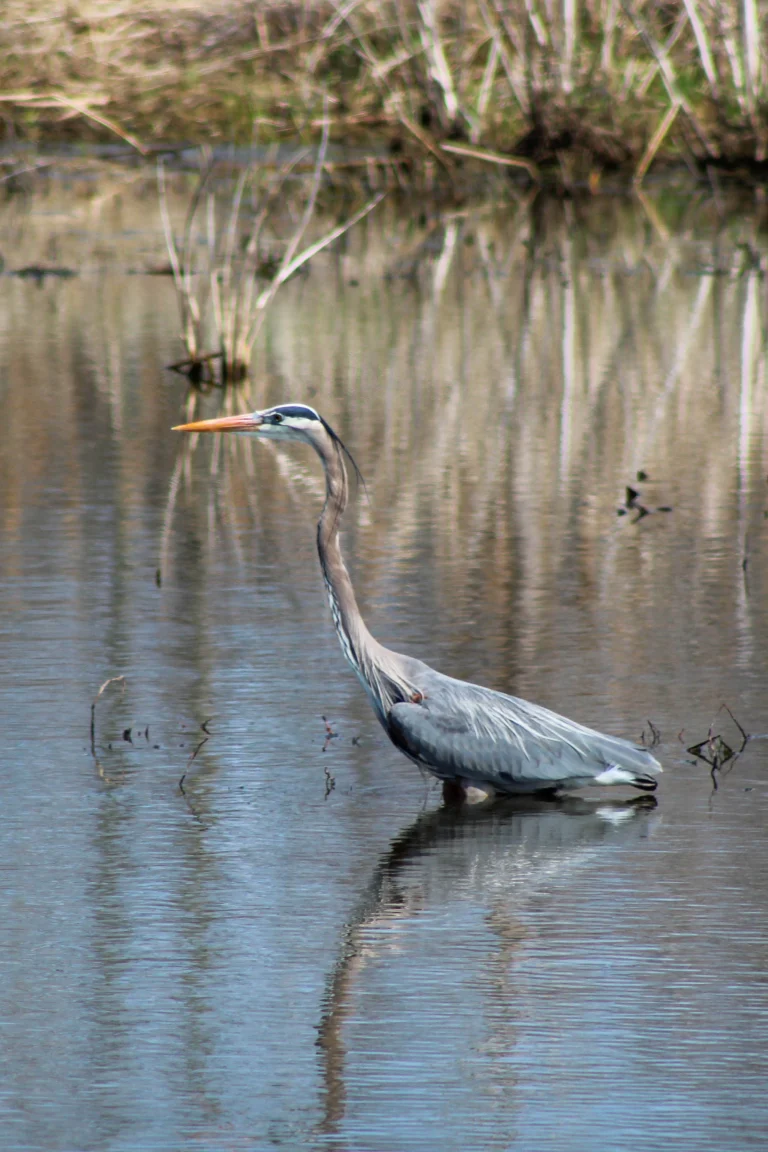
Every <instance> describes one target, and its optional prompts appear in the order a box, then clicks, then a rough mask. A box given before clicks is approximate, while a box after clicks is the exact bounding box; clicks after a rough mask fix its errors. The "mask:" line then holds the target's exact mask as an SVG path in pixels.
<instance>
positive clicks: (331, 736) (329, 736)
mask: <svg viewBox="0 0 768 1152" xmlns="http://www.w3.org/2000/svg"><path fill="white" fill-rule="evenodd" d="M320 719H321V720H322V721H323V723H324V724H325V743H324V744H323V752H325V750H326V748H327V747H328V745H329V744H330V742H331V740H335V739H336V738H337V736H338V735H339V734H338V732H335V731H334V729H333V728H332V726H331V725H330V724H329V723H328V721H327V720H326V718H325V716H321V717H320Z"/></svg>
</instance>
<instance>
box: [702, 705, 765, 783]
mask: <svg viewBox="0 0 768 1152" xmlns="http://www.w3.org/2000/svg"><path fill="white" fill-rule="evenodd" d="M722 711H726V712H727V713H728V715H729V716H730V718H731V720H733V722H734V724H735V725H736V727H737V728H738V730H739V734H740V735H741V747H739V748H737V749H736V750H735V751H734V749H733V748H731V746H730V745H729V744H728V743H727V741H726V740H725V739H724V738H723V736H722V735H721V734H720V733H719V732H715V730H714V726H715V720H717V717H718V716H719V715H720V713H721V712H722ZM750 740H751V736H750V735H749V734H748V733H747V732H746V731H745V730H744V728H742V726H741V724H740V723H739V721H738V720H737V719H736V717H735V716H734V714H733V712H731V710H730V708H729V707H728V705H727V704H721V705H720V707H719V708H718V710H717V713H716V715H715V718H714V720H713V721H712V723H711V724H710V726H709V731H708V733H707V736H706V739H705V740H700V741H699V743H698V744H691V745H690V747H688V748H686V751H687V752H690V754H691V755H692V756H695V757H696V758H697V760H703V761H704V763H705V764H708V765H709V773H710V776H711V777H712V787H713V789H714V790H715V791H717V773H718V772H721V771H722V769H723V768H724V766H725V765H726V764H729V763H730V765H731V768H732V767H733V762H735V761H736V760H737V759H738V758H739V756H741V754H742V752H743V751H744V749H745V748H746V746H747V744H748V743H749V741H750ZM729 771H730V769H729Z"/></svg>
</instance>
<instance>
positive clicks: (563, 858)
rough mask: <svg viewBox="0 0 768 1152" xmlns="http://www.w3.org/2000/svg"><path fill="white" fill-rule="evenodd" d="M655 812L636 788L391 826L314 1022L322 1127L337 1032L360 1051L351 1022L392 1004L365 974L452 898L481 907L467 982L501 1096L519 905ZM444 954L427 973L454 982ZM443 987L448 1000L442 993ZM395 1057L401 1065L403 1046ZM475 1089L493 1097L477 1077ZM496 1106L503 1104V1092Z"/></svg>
mask: <svg viewBox="0 0 768 1152" xmlns="http://www.w3.org/2000/svg"><path fill="white" fill-rule="evenodd" d="M655 809H656V801H655V800H654V799H653V798H652V797H647V796H643V797H636V798H634V799H632V800H629V801H625V802H610V801H593V800H587V799H583V798H577V797H569V798H562V799H560V800H556V801H546V800H537V799H535V798H526V797H516V798H509V799H507V800H505V801H503V802H499V803H496V804H493V805H488V806H480V807H476V808H467V807H465V806H444V807H442V808H439V809H438V810H436V811H432V812H427V813H422V815H420V816H419V817H418V818H417V819H416V820H415V821H414V823H413V824H411V825H410V826H409V827H407V828H406V829H405V830H404V831H403V832H401V833H400V834H399V835H398V836H397V837H396V838H395V839H394V840H393V841H392V843H391V845H390V847H389V849H388V850H387V851H386V852H385V853H384V855H383V856H382V858H381V860H380V861H379V863H378V865H377V867H376V869H375V870H374V872H373V875H372V876H371V879H370V882H369V883H368V885H367V887H366V888H365V890H364V892H363V893H362V895H361V897H360V899H359V901H358V904H357V906H356V908H355V910H354V912H353V914H352V916H351V917H350V919H349V921H348V923H347V925H346V927H345V929H344V932H343V935H342V939H341V942H340V946H339V957H338V960H337V961H336V964H335V966H334V969H333V971H332V972H331V974H330V976H329V979H328V985H327V989H326V993H325V997H324V1002H323V1013H322V1018H321V1021H320V1024H319V1027H318V1048H319V1052H320V1062H321V1071H322V1080H323V1088H324V1114H323V1119H322V1123H321V1126H320V1128H321V1131H322V1133H323V1134H324V1135H325V1136H328V1137H338V1136H339V1134H340V1131H341V1128H342V1125H343V1122H344V1120H345V1117H346V1116H347V1113H348V1110H349V1107H350V1104H351V1101H350V1095H351V1094H350V1089H349V1086H348V1070H347V1044H346V1040H345V1035H346V1034H347V1032H348V1030H349V1029H350V1028H351V1027H353V1026H356V1027H357V1029H358V1037H357V1040H356V1044H355V1049H356V1054H357V1057H358V1058H359V1053H360V1048H361V1041H362V1043H363V1044H364V1043H365V1041H364V1040H363V1038H362V1037H361V1035H360V1030H362V1031H363V1032H365V1031H366V1030H367V1031H369V1032H372V1033H373V1032H375V1031H376V1029H377V1023H376V1019H374V1018H371V1017H370V1016H368V1015H367V1013H368V1012H370V1011H371V1010H372V1009H371V1005H372V1006H373V1010H377V1011H378V1013H379V1014H380V1016H382V1017H385V1016H388V1015H390V1014H392V1013H394V1012H395V1011H396V1005H395V1004H394V1003H392V1002H387V1001H386V1000H385V1001H383V1002H382V1000H381V999H378V1000H377V999H375V998H373V999H369V1000H368V1001H367V1002H366V997H365V989H366V979H367V978H368V979H371V978H372V977H373V975H374V973H375V972H376V969H377V968H380V967H381V966H382V965H387V963H388V960H391V959H392V958H393V957H395V956H396V957H397V959H398V961H399V962H400V961H402V956H403V953H404V952H405V953H407V952H408V951H409V950H411V951H412V952H413V955H414V957H415V958H418V957H420V952H421V948H420V945H421V940H420V934H419V922H420V919H421V922H422V925H423V929H422V930H423V931H424V932H426V933H430V932H431V933H434V932H435V931H436V928H435V925H434V921H432V922H431V923H430V922H428V914H429V913H433V912H435V911H437V910H438V909H446V908H454V909H455V906H457V905H459V904H471V905H473V906H475V907H477V908H479V909H482V915H483V918H484V921H485V925H486V928H487V929H488V930H489V932H490V938H491V940H492V947H491V951H490V953H489V954H488V955H487V956H486V957H485V958H484V960H483V962H482V965H481V972H480V973H479V974H477V973H476V975H475V979H474V984H475V986H477V983H478V981H479V982H480V984H481V992H480V998H481V1012H482V1016H483V1021H484V1032H485V1034H484V1037H483V1042H482V1045H481V1047H482V1051H483V1055H484V1058H485V1059H486V1061H487V1065H488V1067H489V1069H490V1073H491V1079H492V1082H493V1081H495V1087H496V1088H498V1087H499V1086H500V1083H501V1082H503V1083H501V1086H502V1087H503V1088H504V1090H505V1093H508V1092H509V1090H511V1089H513V1088H514V1075H513V1074H511V1073H510V1071H509V1066H507V1068H506V1070H505V1068H504V1066H503V1065H500V1064H497V1063H496V1061H497V1058H498V1057H500V1056H505V1055H508V1054H509V1052H510V1051H511V1050H512V1048H513V1046H514V1044H515V1039H516V1020H517V1017H518V1008H517V999H516V993H515V986H514V980H513V979H512V977H511V970H512V968H513V966H514V964H515V962H516V960H517V959H518V958H519V956H520V955H521V953H522V950H523V948H524V944H525V940H526V937H527V935H528V927H527V925H526V920H525V913H526V910H528V909H529V908H530V907H531V905H532V903H534V902H535V901H536V900H537V899H538V898H540V897H541V896H542V895H543V894H545V893H546V891H547V888H548V886H549V885H553V884H556V883H558V882H559V881H561V880H563V879H565V878H566V877H569V876H570V875H571V874H572V873H573V872H574V871H575V870H576V869H583V868H585V867H586V866H587V865H589V864H590V863H591V862H592V861H594V860H596V859H599V856H600V854H601V853H602V852H604V851H606V850H609V849H611V848H617V847H619V848H621V847H624V846H626V845H627V844H629V843H630V842H632V841H637V840H639V839H641V838H643V837H647V836H648V835H649V834H650V832H651V830H652V828H653V826H654V824H655V823H656V821H657V818H656V817H655V816H654V811H655ZM451 919H452V918H451V917H447V918H446V920H447V921H448V922H450V920H451ZM452 954H453V955H454V960H453V961H452V962H451V963H449V964H448V965H447V968H446V969H445V970H443V971H441V972H437V973H435V972H433V973H432V977H431V979H432V980H436V979H437V980H440V979H445V978H446V976H448V978H449V979H453V981H454V982H455V983H459V982H460V980H461V971H460V965H461V961H460V960H458V961H457V960H456V959H455V953H452ZM417 962H418V960H417ZM457 965H459V968H457ZM444 991H445V995H446V997H447V998H450V996H451V990H450V989H449V988H448V987H445V989H444ZM406 1043H407V1040H406ZM399 1057H400V1058H401V1059H402V1061H403V1063H404V1064H406V1065H407V1063H408V1054H407V1053H405V1054H404V1053H402V1052H401V1053H399ZM393 1060H394V1056H393ZM412 1062H413V1059H411V1063H412ZM358 1078H359V1073H358ZM445 1087H446V1088H448V1087H449V1086H448V1085H446V1086H445ZM483 1090H489V1091H491V1095H492V1094H493V1090H492V1086H491V1087H490V1088H489V1086H488V1085H485V1081H484V1088H483ZM505 1106H510V1098H509V1096H508V1095H506V1094H505ZM330 1146H332V1147H335V1146H336V1145H335V1144H331V1145H330ZM338 1146H339V1147H342V1145H341V1144H339V1145H338Z"/></svg>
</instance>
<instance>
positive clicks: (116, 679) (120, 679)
mask: <svg viewBox="0 0 768 1152" xmlns="http://www.w3.org/2000/svg"><path fill="white" fill-rule="evenodd" d="M110 684H121V685H122V688H121V692H125V676H110V678H109V680H105V681H104V683H103V684H102V686H101V688H99V690H98V692H97V693H96V695H95V696H94V698H93V701H92V703H91V752H92V753H93V755H94V756H95V755H96V705H97V703H98V701H99V698H100V696H101V695H102V694H103V693H104V692H105V691H106V690H107V688H109V686H110Z"/></svg>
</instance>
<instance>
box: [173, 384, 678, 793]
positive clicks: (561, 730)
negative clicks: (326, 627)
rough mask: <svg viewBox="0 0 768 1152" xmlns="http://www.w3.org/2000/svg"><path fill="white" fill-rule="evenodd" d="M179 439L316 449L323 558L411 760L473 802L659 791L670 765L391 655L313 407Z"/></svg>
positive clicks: (191, 427) (267, 413)
mask: <svg viewBox="0 0 768 1152" xmlns="http://www.w3.org/2000/svg"><path fill="white" fill-rule="evenodd" d="M175 431H178V432H239V433H242V434H245V435H256V436H260V437H262V438H265V439H269V440H293V441H298V442H299V443H302V444H309V445H311V447H312V448H314V450H315V451H316V452H317V454H318V456H319V457H320V459H321V461H322V463H323V468H324V469H325V485H326V497H325V504H324V505H323V510H322V512H321V514H320V520H319V522H318V525H317V550H318V553H319V556H320V567H321V568H322V572H323V579H324V580H325V586H326V588H327V590H328V598H329V600H330V604H331V615H332V616H333V622H334V624H335V626H336V631H337V633H338V637H339V641H340V642H341V647H342V649H343V652H344V655H345V656H346V658H347V660H348V661H349V662H350V664H351V665H352V667H353V668H354V670H355V672H356V673H357V675H358V677H359V679H360V681H361V682H362V685H363V687H364V688H365V690H366V692H367V693H368V697H369V699H370V701H371V704H372V705H373V708H374V711H375V713H376V715H377V716H378V718H379V720H380V721H381V724H382V725H383V727H384V729H385V731H386V733H387V735H388V736H389V738H390V740H391V741H392V743H393V744H395V745H396V746H397V747H398V748H399V749H400V750H401V751H402V752H404V753H405V755H406V756H408V757H410V759H411V760H413V761H415V763H416V764H419V765H421V766H423V767H424V768H427V769H428V770H429V771H430V772H431V773H433V775H435V776H437V777H438V778H439V779H440V780H442V781H443V782H444V784H445V786H446V790H447V791H448V792H451V791H452V790H453V791H455V790H456V789H458V790H460V794H462V795H464V796H465V797H466V798H467V799H468V800H470V801H478V800H484V799H486V798H490V797H492V796H493V795H495V794H496V793H499V792H500V793H519V792H542V791H553V790H555V789H558V790H562V789H571V788H581V787H584V786H586V785H589V784H631V785H633V786H634V787H635V788H641V789H645V790H647V791H652V790H653V789H654V788H655V787H656V780H655V779H654V775H655V774H657V773H659V772H661V770H662V769H661V765H660V764H659V762H658V761H657V760H656V759H655V758H654V757H653V756H652V755H651V753H650V752H649V751H648V750H647V749H645V748H643V747H640V746H638V745H635V744H631V743H629V741H627V740H622V739H620V738H619V737H616V736H605V735H603V734H602V733H600V732H595V731H593V730H592V729H591V728H586V727H584V726H583V725H581V724H576V723H574V721H573V720H567V719H566V718H565V717H564V716H558V714H557V713H556V712H550V711H549V710H548V709H547V708H541V707H539V706H538V705H537V704H529V703H528V702H527V701H526V700H520V699H518V698H516V697H515V696H506V695H505V694H504V693H502V692H494V691H493V690H492V689H490V688H482V687H480V685H478V684H468V683H466V682H465V681H463V680H454V679H453V678H452V677H450V676H444V675H443V674H442V673H441V672H436V671H435V670H434V668H430V667H429V665H428V664H424V663H423V662H422V661H421V660H416V659H414V658H413V657H412V656H404V655H402V653H400V652H392V651H391V650H390V649H389V648H385V647H384V646H383V645H382V644H379V642H378V640H375V639H374V637H373V636H372V635H371V633H370V632H369V631H368V629H367V627H366V625H365V622H364V620H363V618H362V616H361V614H360V609H359V608H358V606H357V600H356V599H355V592H354V589H353V587H352V581H351V579H350V576H349V572H348V571H347V569H346V566H345V564H344V560H343V558H342V555H341V548H340V547H339V523H340V521H341V516H342V513H343V512H344V509H345V508H346V506H347V496H348V491H349V489H348V481H347V471H346V468H345V465H344V456H345V454H346V455H347V457H348V458H349V459H350V461H351V462H352V464H353V465H354V461H353V460H352V457H351V456H350V455H349V453H348V452H347V449H346V448H345V447H344V444H343V443H342V441H341V439H340V438H339V437H338V436H337V434H336V433H335V432H334V431H333V429H332V428H331V426H330V425H329V424H328V423H327V422H326V421H325V420H324V419H323V418H322V416H320V415H319V414H318V413H317V412H316V411H315V410H314V408H309V407H308V406H307V405H305V404H279V405H277V406H276V407H275V408H266V409H265V410H264V411H261V412H251V413H248V414H245V415H242V416H222V417H218V418H216V419H213V420H197V421H195V422H194V423H192V424H180V425H179V426H178V427H177V428H176V429H175Z"/></svg>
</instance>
